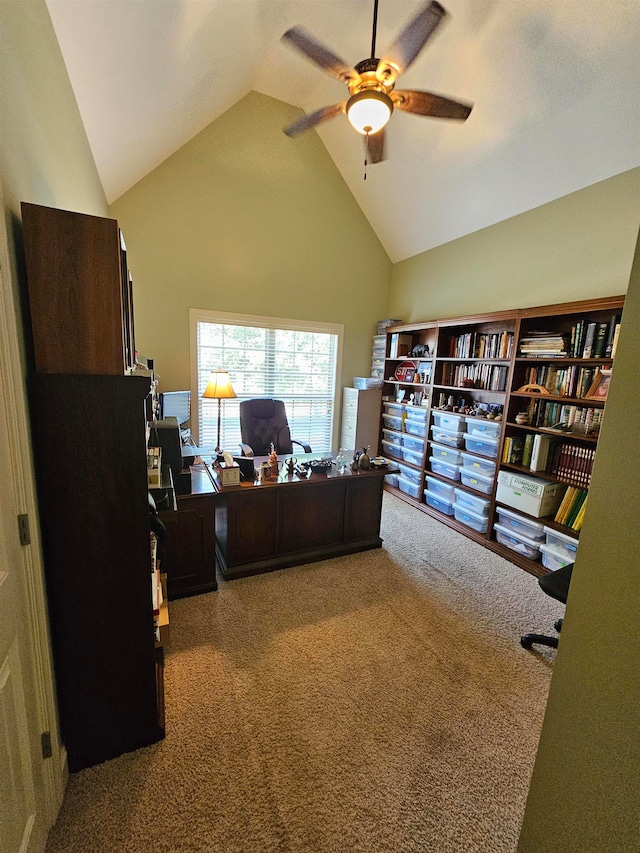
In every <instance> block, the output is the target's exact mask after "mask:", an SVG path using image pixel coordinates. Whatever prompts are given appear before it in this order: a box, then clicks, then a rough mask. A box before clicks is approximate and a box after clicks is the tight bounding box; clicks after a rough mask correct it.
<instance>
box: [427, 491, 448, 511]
mask: <svg viewBox="0 0 640 853" xmlns="http://www.w3.org/2000/svg"><path fill="white" fill-rule="evenodd" d="M424 499H425V501H426V502H427V504H428V505H429V506H430V507H433V509H437V510H438V512H442V513H444V515H453V504H452V503H451V501H447V500H445V499H444V498H443V497H441V496H440V495H434V494H433V492H430V491H429V490H428V489H425V490H424Z"/></svg>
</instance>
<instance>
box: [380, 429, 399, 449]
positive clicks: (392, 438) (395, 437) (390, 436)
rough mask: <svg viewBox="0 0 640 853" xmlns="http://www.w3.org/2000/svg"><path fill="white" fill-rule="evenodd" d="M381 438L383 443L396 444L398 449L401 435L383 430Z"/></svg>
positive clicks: (389, 430)
mask: <svg viewBox="0 0 640 853" xmlns="http://www.w3.org/2000/svg"><path fill="white" fill-rule="evenodd" d="M382 436H383V438H384V440H385V441H388V442H389V444H396V445H397V446H398V447H400V446H401V444H402V433H401V432H394V431H393V430H391V429H383V430H382Z"/></svg>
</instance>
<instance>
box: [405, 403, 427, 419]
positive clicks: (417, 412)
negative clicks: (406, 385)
mask: <svg viewBox="0 0 640 853" xmlns="http://www.w3.org/2000/svg"><path fill="white" fill-rule="evenodd" d="M405 411H406V413H407V417H408V418H411V420H412V421H419V422H420V423H425V422H426V420H427V410H426V409H425V408H424V406H411V405H409V404H407V406H406V407H405Z"/></svg>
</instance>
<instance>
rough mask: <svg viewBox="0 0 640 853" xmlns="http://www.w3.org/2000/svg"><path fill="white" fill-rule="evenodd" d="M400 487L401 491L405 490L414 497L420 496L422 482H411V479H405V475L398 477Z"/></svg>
mask: <svg viewBox="0 0 640 853" xmlns="http://www.w3.org/2000/svg"><path fill="white" fill-rule="evenodd" d="M398 488H399V489H400V491H401V492H404V493H405V494H407V495H411V497H412V498H416V499H417V498H419V497H420V484H419V483H418V484H416V483H411V482H409V480H405V479H404V477H398Z"/></svg>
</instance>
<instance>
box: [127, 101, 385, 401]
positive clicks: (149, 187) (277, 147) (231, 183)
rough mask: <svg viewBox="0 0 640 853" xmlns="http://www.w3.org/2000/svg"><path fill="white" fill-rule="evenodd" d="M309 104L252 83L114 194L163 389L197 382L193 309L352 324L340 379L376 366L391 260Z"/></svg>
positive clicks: (139, 326) (142, 326)
mask: <svg viewBox="0 0 640 853" xmlns="http://www.w3.org/2000/svg"><path fill="white" fill-rule="evenodd" d="M299 115H300V112H299V110H297V109H296V108H294V107H291V106H290V105H288V104H285V103H283V102H281V101H277V100H274V99H273V98H269V97H267V96H266V95H261V94H258V93H256V92H251V93H250V94H248V95H247V96H246V97H245V98H243V99H242V100H241V101H240V102H239V103H237V104H236V105H234V106H233V107H232V108H231V109H230V110H228V111H227V112H226V113H225V114H224V115H222V116H221V117H220V118H218V119H217V120H216V121H214V122H213V123H212V124H210V125H209V126H208V127H207V128H205V129H204V130H203V131H202V132H201V133H199V134H198V135H197V136H196V137H194V138H193V139H191V140H190V141H189V142H188V143H187V144H186V145H184V146H183V147H182V148H181V149H180V150H179V151H177V152H176V153H175V154H174V155H172V156H171V157H169V158H168V159H167V160H166V161H165V162H164V163H162V164H161V165H160V166H158V167H157V168H156V169H155V170H154V171H153V172H152V173H151V174H149V175H147V177H145V178H144V179H143V180H141V181H140V182H139V183H138V184H136V185H135V186H134V187H133V188H132V189H130V190H129V191H128V192H127V193H125V194H124V195H123V196H121V198H119V199H118V200H117V201H116V202H115V203H113V204H112V205H111V214H112V215H113V216H114V217H115V218H116V219H117V220H118V222H119V223H120V226H121V227H122V229H123V232H124V235H125V239H126V241H127V245H128V248H129V252H128V254H129V264H130V268H131V270H132V274H133V277H134V287H135V304H136V341H137V345H138V349H139V351H140V352H141V353H142V354H144V355H145V356H147V357H153V358H154V360H155V367H156V369H157V371H158V373H159V375H160V381H161V390H171V389H178V388H182V387H187V388H188V387H189V385H190V364H189V315H188V311H189V308H201V309H202V308H204V309H210V310H220V311H230V312H235V313H249V314H264V315H268V316H273V317H284V318H291V319H297V320H321V321H324V322H332V323H343V324H344V327H345V349H344V356H343V375H342V384H343V385H351V383H352V378H353V376H354V375H365V376H368V375H369V373H370V368H371V337H372V335H373V334H375V328H376V321H377V320H379V319H380V318H382V317H386V316H388V315H387V300H388V293H389V281H390V278H391V261H390V260H389V258H388V256H387V254H386V252H385V251H384V249H383V248H382V246H381V244H380V242H379V241H378V239H377V237H376V236H375V234H374V232H373V230H372V229H371V227H370V225H369V224H368V222H367V221H366V219H365V217H364V216H363V214H362V211H361V210H360V208H359V207H358V205H357V204H356V202H355V201H354V199H353V196H352V195H351V193H350V192H349V189H348V188H347V186H346V184H345V183H344V181H343V179H342V177H341V176H340V174H339V173H338V171H337V170H336V168H335V166H334V165H333V162H332V161H331V159H330V157H329V155H328V154H327V151H326V149H325V148H324V146H323V144H322V142H321V141H320V138H319V137H318V135H317V134H316V133H313V132H311V133H307V134H304V135H302V136H300V137H297V138H296V139H289V138H288V137H287V136H285V134H284V133H283V132H282V128H283V127H285V126H286V125H287V124H289V123H291V122H292V121H293V120H295V119H296V118H297V117H298V116H299Z"/></svg>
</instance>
